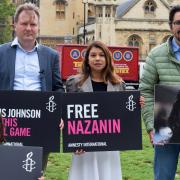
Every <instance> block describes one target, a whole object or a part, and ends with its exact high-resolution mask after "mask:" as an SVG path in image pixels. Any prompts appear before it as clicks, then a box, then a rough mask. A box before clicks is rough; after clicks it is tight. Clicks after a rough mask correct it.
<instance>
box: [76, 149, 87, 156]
mask: <svg viewBox="0 0 180 180" xmlns="http://www.w3.org/2000/svg"><path fill="white" fill-rule="evenodd" d="M84 153H85V151H83V149H78V150H76V152H75V153H74V154H75V155H82V154H84Z"/></svg>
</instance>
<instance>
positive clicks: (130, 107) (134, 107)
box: [126, 95, 136, 111]
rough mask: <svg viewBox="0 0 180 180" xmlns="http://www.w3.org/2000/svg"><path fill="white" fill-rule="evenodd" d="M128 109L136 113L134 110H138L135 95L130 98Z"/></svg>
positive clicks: (127, 103)
mask: <svg viewBox="0 0 180 180" xmlns="http://www.w3.org/2000/svg"><path fill="white" fill-rule="evenodd" d="M126 109H128V110H129V111H134V109H136V103H135V102H134V101H133V95H131V96H129V97H128V101H127V102H126Z"/></svg>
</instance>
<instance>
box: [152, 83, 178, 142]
mask: <svg viewBox="0 0 180 180" xmlns="http://www.w3.org/2000/svg"><path fill="white" fill-rule="evenodd" d="M154 129H155V135H154V144H159V143H160V144H161V143H162V144H166V143H180V86H178V85H156V86H155V106H154Z"/></svg>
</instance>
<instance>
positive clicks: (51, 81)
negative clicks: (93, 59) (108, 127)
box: [0, 3, 64, 169]
mask: <svg viewBox="0 0 180 180" xmlns="http://www.w3.org/2000/svg"><path fill="white" fill-rule="evenodd" d="M39 18H40V15H39V11H38V8H37V7H36V6H35V5H34V4H31V3H25V4H23V5H20V6H19V7H18V8H17V10H16V13H15V16H14V29H15V33H16V38H15V39H14V40H13V42H10V43H6V44H3V45H1V46H0V90H32V91H61V92H63V91H64V90H63V84H62V80H61V78H60V71H59V56H58V53H57V52H56V51H55V50H53V49H51V48H48V47H46V46H43V45H40V44H38V42H37V41H36V36H37V33H38V31H39ZM47 159H48V155H47V153H45V155H44V157H43V169H45V167H46V164H47Z"/></svg>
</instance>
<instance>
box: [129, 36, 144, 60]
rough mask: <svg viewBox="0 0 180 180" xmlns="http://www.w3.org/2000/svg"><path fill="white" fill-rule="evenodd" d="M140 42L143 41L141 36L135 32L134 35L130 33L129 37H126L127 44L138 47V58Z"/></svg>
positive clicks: (140, 55) (140, 52) (140, 50)
mask: <svg viewBox="0 0 180 180" xmlns="http://www.w3.org/2000/svg"><path fill="white" fill-rule="evenodd" d="M142 44H143V41H142V38H141V37H140V36H138V35H136V34H134V35H131V36H130V37H129V38H128V46H133V47H138V48H139V58H140V59H142V56H143V54H142Z"/></svg>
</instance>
